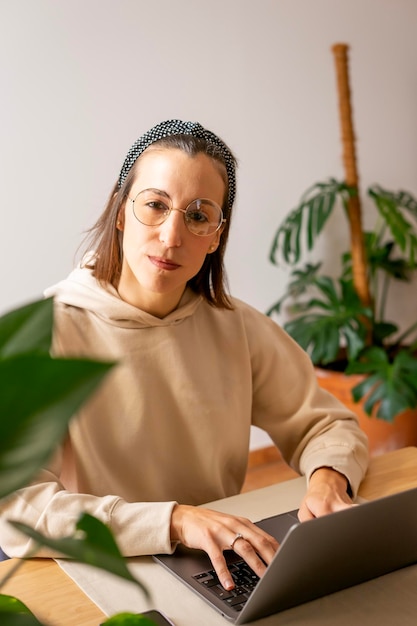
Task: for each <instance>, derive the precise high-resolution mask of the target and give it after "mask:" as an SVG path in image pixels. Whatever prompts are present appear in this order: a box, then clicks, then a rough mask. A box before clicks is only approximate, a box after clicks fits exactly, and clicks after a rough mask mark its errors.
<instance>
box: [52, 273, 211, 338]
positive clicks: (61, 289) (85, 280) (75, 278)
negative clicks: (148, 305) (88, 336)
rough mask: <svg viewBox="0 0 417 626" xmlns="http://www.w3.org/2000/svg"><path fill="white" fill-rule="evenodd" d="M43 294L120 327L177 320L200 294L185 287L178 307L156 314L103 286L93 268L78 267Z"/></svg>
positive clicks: (192, 307)
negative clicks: (143, 309)
mask: <svg viewBox="0 0 417 626" xmlns="http://www.w3.org/2000/svg"><path fill="white" fill-rule="evenodd" d="M44 295H45V297H47V298H50V297H53V298H54V299H55V301H56V302H60V303H62V304H64V305H67V306H72V307H77V308H80V309H84V310H86V311H89V312H90V313H92V314H93V315H96V316H97V317H99V318H101V319H103V320H105V321H107V322H108V323H110V324H113V325H115V326H119V327H123V328H150V327H153V326H172V325H173V324H179V323H181V322H182V321H183V320H184V319H186V318H187V317H189V316H190V315H192V314H193V313H194V311H195V310H196V309H197V307H198V306H199V305H200V304H201V303H202V301H203V298H202V296H199V295H197V294H195V293H194V292H193V291H192V290H191V289H189V288H187V289H186V290H185V292H184V294H183V296H182V298H181V300H180V302H179V304H178V307H177V308H176V309H175V310H174V311H172V312H171V313H169V314H168V315H167V316H166V317H164V318H162V319H161V318H159V317H155V316H154V315H151V314H150V313H146V312H145V311H141V310H140V309H138V308H137V307H135V306H133V305H131V304H129V303H127V302H125V301H124V300H122V299H121V298H120V296H119V294H118V292H117V290H116V289H115V288H114V287H113V286H112V285H107V286H105V287H103V286H102V285H100V283H99V282H98V281H97V280H96V279H95V278H94V276H93V274H92V270H90V269H88V268H86V267H77V268H76V269H74V270H73V271H72V272H71V274H70V275H69V276H68V278H66V279H65V280H62V281H60V282H59V283H57V284H56V285H53V286H52V287H49V288H48V289H46V290H45V292H44Z"/></svg>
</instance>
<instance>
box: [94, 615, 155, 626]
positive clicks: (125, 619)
mask: <svg viewBox="0 0 417 626" xmlns="http://www.w3.org/2000/svg"><path fill="white" fill-rule="evenodd" d="M104 625H105V626H156V624H155V622H154V621H153V620H152V619H149V617H145V616H144V615H135V614H133V613H117V615H113V616H112V617H110V618H109V619H107V620H106V621H105V622H103V626H104Z"/></svg>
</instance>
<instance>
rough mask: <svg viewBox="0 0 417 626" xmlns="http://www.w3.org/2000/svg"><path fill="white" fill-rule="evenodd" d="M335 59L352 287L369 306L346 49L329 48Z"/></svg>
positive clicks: (370, 299) (369, 296)
mask: <svg viewBox="0 0 417 626" xmlns="http://www.w3.org/2000/svg"><path fill="white" fill-rule="evenodd" d="M332 51H333V54H334V58H335V65H336V76H337V86H338V93H339V114H340V124H341V131H342V144H343V163H344V168H345V177H346V181H345V182H346V183H347V184H348V185H349V186H351V187H353V188H355V189H356V194H355V195H353V196H350V197H349V199H348V221H349V226H350V241H351V255H352V272H353V284H354V286H355V290H356V292H357V294H358V296H359V298H360V300H361V302H362V304H363V305H364V306H367V307H369V306H371V301H372V298H371V294H370V289H369V284H368V276H367V259H366V251H365V242H364V236H363V229H362V214H361V203H360V198H359V182H358V181H359V177H358V172H357V167H356V152H355V134H354V131H353V116H352V107H351V103H350V88H349V72H348V58H347V52H348V46H347V45H346V44H341V43H339V44H335V45H334V46H333V47H332Z"/></svg>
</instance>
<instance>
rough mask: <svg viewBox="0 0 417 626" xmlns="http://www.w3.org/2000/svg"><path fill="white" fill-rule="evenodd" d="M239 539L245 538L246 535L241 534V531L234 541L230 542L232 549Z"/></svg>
mask: <svg viewBox="0 0 417 626" xmlns="http://www.w3.org/2000/svg"><path fill="white" fill-rule="evenodd" d="M238 539H244V536H243V535H241V534H240V533H238V534H237V535H236V537H235V538H234V539H233V541H232V543H231V544H230V547H231V549H232V550H233V549H234V548H233V546H234V545H235V543H236V541H237V540H238Z"/></svg>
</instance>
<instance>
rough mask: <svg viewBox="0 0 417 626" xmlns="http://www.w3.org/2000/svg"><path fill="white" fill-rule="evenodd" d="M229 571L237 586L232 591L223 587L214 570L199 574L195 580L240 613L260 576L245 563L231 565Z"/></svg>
mask: <svg viewBox="0 0 417 626" xmlns="http://www.w3.org/2000/svg"><path fill="white" fill-rule="evenodd" d="M229 570H230V573H231V574H232V578H233V581H234V583H235V585H236V586H235V588H234V589H232V590H231V591H226V589H224V587H222V585H221V584H220V581H219V579H218V578H217V574H216V572H215V571H214V569H211V570H208V571H207V572H202V573H201V574H197V575H196V576H193V578H194V579H195V580H196V581H197V582H198V583H200V584H201V585H204V587H206V588H207V589H209V590H210V591H211V592H212V593H213V594H214V595H216V596H217V597H218V598H219V599H220V600H223V602H224V603H225V604H226V605H227V606H230V607H231V608H232V609H234V610H235V611H237V612H239V611H241V610H242V609H243V607H244V606H245V603H246V602H247V600H248V599H249V596H250V594H251V593H252V591H253V589H254V588H255V586H256V584H257V582H258V581H259V576H257V575H256V574H255V572H254V571H253V570H252V569H251V568H250V567H249V565H248V564H247V563H245V561H238V562H237V563H233V565H229Z"/></svg>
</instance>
